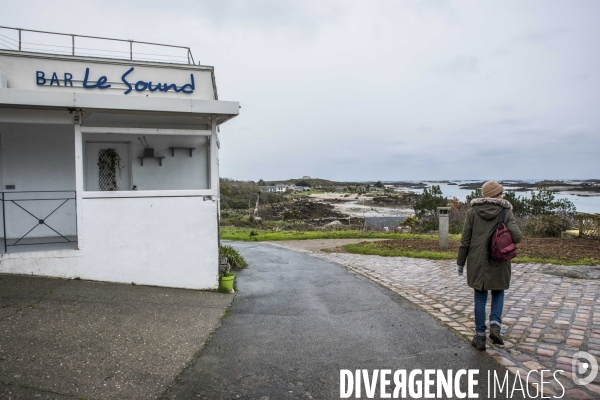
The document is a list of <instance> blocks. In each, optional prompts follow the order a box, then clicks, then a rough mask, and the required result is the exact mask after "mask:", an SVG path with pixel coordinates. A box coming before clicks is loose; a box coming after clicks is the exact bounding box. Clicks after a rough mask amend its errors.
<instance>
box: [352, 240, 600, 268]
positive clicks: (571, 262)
mask: <svg viewBox="0 0 600 400" xmlns="http://www.w3.org/2000/svg"><path fill="white" fill-rule="evenodd" d="M436 238H437V237H436ZM417 240H418V239H417ZM413 244H414V241H413ZM517 246H518V245H517ZM342 247H343V248H344V249H345V250H346V251H347V252H349V253H353V254H363V255H376V256H383V257H411V258H427V259H430V260H456V258H457V256H458V254H457V251H456V250H452V249H451V250H432V249H418V248H407V247H403V246H402V245H400V244H398V245H395V246H394V244H393V243H391V242H363V243H356V244H349V245H346V246H342ZM427 247H431V246H427ZM522 250H523V252H524V253H527V248H523V249H522ZM512 262H513V263H538V264H555V265H567V266H578V265H600V259H596V258H589V257H581V258H578V259H576V258H575V259H574V258H573V257H571V258H566V257H562V256H555V257H540V256H533V257H532V256H528V255H523V256H518V257H516V258H515V259H513V260H512Z"/></svg>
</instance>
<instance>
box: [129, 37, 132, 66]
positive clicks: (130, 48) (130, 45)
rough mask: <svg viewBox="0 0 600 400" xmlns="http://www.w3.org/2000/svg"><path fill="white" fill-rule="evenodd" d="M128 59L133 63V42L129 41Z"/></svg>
mask: <svg viewBox="0 0 600 400" xmlns="http://www.w3.org/2000/svg"><path fill="white" fill-rule="evenodd" d="M129 59H130V60H132V61H133V41H131V40H130V41H129Z"/></svg>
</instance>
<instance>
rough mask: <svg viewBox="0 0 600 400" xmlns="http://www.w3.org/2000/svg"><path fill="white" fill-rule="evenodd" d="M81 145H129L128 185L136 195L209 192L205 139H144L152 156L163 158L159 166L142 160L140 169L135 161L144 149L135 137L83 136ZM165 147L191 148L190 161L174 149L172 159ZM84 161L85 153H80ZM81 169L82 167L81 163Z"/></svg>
mask: <svg viewBox="0 0 600 400" xmlns="http://www.w3.org/2000/svg"><path fill="white" fill-rule="evenodd" d="M83 140H84V143H85V142H95V141H100V142H110V141H114V142H129V143H131V154H130V163H131V168H132V185H136V186H137V190H138V191H144V190H192V189H208V188H209V173H210V168H209V160H210V158H209V147H208V138H207V137H205V136H175V135H148V136H146V140H147V141H148V144H149V145H150V147H152V148H154V154H155V155H156V156H161V157H165V158H164V159H163V160H162V164H163V165H162V166H159V163H158V160H157V159H146V160H144V166H142V165H141V162H140V160H139V159H138V157H140V156H142V155H143V154H144V147H143V146H142V143H141V142H140V141H139V140H138V135H113V134H110V135H109V134H85V135H83ZM169 147H195V148H196V149H195V150H193V151H192V157H190V155H189V150H183V149H176V150H175V155H174V156H172V155H171V154H172V153H171V150H170V149H169ZM84 157H85V149H84ZM84 165H86V163H85V160H84Z"/></svg>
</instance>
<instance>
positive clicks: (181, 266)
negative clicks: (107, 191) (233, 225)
mask: <svg viewBox="0 0 600 400" xmlns="http://www.w3.org/2000/svg"><path fill="white" fill-rule="evenodd" d="M83 216H84V240H85V248H84V250H83V253H84V257H83V265H82V268H81V269H80V270H79V276H81V278H86V279H95V280H103V281H113V282H135V283H138V284H145V285H159V286H175V287H185V288H194V289H208V288H216V287H217V285H218V278H217V275H218V246H217V215H216V203H215V202H213V201H211V200H207V201H204V200H203V199H202V197H155V198H124V199H116V198H111V199H84V200H83Z"/></svg>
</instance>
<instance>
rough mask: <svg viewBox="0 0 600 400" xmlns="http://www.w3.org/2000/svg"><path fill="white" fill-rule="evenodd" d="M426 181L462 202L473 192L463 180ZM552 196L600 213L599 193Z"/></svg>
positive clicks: (588, 210) (518, 193)
mask: <svg viewBox="0 0 600 400" xmlns="http://www.w3.org/2000/svg"><path fill="white" fill-rule="evenodd" d="M426 183H427V185H429V186H431V185H439V187H440V189H441V190H442V194H443V195H444V197H448V198H450V199H451V198H453V197H456V198H457V199H458V200H460V201H463V202H464V201H465V200H466V198H467V196H468V195H469V194H471V192H473V190H472V189H461V188H460V187H459V185H460V184H461V183H463V182H457V183H458V185H448V184H447V183H433V182H426ZM510 189H511V188H506V190H510ZM403 190H406V191H411V192H414V193H418V194H421V193H423V190H422V189H407V188H404V189H403ZM516 194H517V196H523V197H531V191H527V192H520V191H519V192H516ZM554 197H555V199H556V200H560V199H567V200H569V201H571V202H573V204H574V205H575V208H576V210H577V212H582V213H589V214H594V213H600V195H592V196H577V195H576V194H570V193H562V192H558V193H554Z"/></svg>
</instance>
